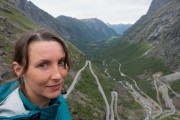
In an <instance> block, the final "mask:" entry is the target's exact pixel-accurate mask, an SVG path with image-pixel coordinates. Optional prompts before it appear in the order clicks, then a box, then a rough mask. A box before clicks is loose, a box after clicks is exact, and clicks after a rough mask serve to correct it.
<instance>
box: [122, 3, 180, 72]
mask: <svg viewBox="0 0 180 120" xmlns="http://www.w3.org/2000/svg"><path fill="white" fill-rule="evenodd" d="M179 13H180V1H179V0H163V1H161V0H153V2H152V4H151V6H150V8H149V11H148V12H147V14H146V15H144V16H142V17H141V18H140V19H139V20H138V21H137V22H136V23H135V24H134V25H133V26H132V27H131V28H130V29H129V30H128V31H127V32H125V35H124V36H123V38H122V40H123V41H129V42H131V43H137V42H139V41H144V42H146V43H149V44H151V45H152V50H151V52H150V53H149V54H150V55H152V56H155V57H158V58H161V59H163V60H164V61H165V63H166V64H167V65H168V66H170V67H171V68H172V69H176V70H178V69H180V61H179V59H178V58H180V53H179V50H180V42H179V41H180V38H179V37H180V29H179V28H180V22H179V21H180V17H179Z"/></svg>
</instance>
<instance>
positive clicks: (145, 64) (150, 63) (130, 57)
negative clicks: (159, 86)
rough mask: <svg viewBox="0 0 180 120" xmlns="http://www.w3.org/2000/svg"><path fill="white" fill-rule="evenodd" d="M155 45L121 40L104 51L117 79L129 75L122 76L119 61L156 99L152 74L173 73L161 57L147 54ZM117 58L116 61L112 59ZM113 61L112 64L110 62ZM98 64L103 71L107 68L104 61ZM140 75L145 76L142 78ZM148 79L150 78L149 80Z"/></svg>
mask: <svg viewBox="0 0 180 120" xmlns="http://www.w3.org/2000/svg"><path fill="white" fill-rule="evenodd" d="M151 47H153V46H152V45H150V44H147V43H145V42H142V41H140V42H138V43H129V42H125V41H120V42H119V43H117V44H116V45H114V46H111V47H109V48H107V49H106V50H105V52H104V58H105V62H106V63H107V64H108V66H107V69H108V73H109V74H110V75H111V76H112V78H115V79H116V80H121V81H123V80H126V81H127V80H128V79H129V78H127V77H122V76H120V73H119V64H118V63H117V62H119V63H120V64H121V71H122V72H123V73H124V74H126V75H127V76H129V77H131V78H132V79H134V80H135V81H136V82H137V84H138V86H139V87H140V89H141V90H143V91H144V92H145V93H146V94H147V95H149V96H150V97H151V98H153V99H154V100H156V91H155V90H154V87H153V86H154V85H153V82H152V79H148V78H151V76H152V75H153V74H155V73H157V72H162V73H163V75H166V74H169V73H171V71H170V68H168V67H167V66H166V65H165V64H164V63H163V61H162V60H161V59H157V58H154V57H152V56H147V55H146V52H147V51H148V50H149V49H150V48H151ZM113 59H116V62H115V61H112V60H113ZM110 63H111V64H110ZM96 64H97V66H101V67H100V68H101V70H102V71H103V70H104V69H105V68H104V67H103V66H102V63H99V62H96ZM139 76H143V77H142V78H141V77H139ZM147 79H148V80H147ZM128 82H130V83H131V84H134V82H133V81H132V80H130V79H129V80H128Z"/></svg>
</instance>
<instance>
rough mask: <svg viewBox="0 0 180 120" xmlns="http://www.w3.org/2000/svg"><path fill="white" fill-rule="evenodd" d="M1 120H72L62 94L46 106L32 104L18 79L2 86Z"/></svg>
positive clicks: (0, 89) (0, 101)
mask: <svg viewBox="0 0 180 120" xmlns="http://www.w3.org/2000/svg"><path fill="white" fill-rule="evenodd" d="M0 120H71V116H70V113H69V110H68V107H67V104H66V101H65V99H64V97H63V96H62V94H61V95H60V96H59V97H58V98H57V99H53V100H51V103H50V105H49V106H48V107H46V108H39V107H38V106H36V105H34V104H32V103H31V102H30V101H29V100H28V99H27V98H26V97H25V96H24V94H23V93H22V91H21V89H20V88H19V83H18V81H17V80H15V81H12V82H8V83H5V84H4V85H2V86H0Z"/></svg>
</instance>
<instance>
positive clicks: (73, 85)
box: [64, 61, 110, 120]
mask: <svg viewBox="0 0 180 120" xmlns="http://www.w3.org/2000/svg"><path fill="white" fill-rule="evenodd" d="M87 65H89V69H90V71H91V73H92V75H93V76H94V78H95V80H96V82H97V85H98V90H99V91H100V93H101V95H102V97H103V99H104V102H105V105H106V118H105V119H106V120H109V116H110V107H109V103H108V101H107V98H106V95H105V93H104V90H103V88H102V86H101V84H100V82H99V80H98V77H97V76H96V74H95V73H94V72H93V69H92V66H91V61H86V64H85V65H84V67H82V68H81V69H80V70H79V71H78V72H77V74H76V76H75V78H74V80H73V82H72V84H71V86H70V87H69V89H68V90H67V94H65V95H64V98H67V97H68V95H69V94H70V93H71V92H72V90H73V89H74V87H75V84H76V83H77V79H78V77H79V76H80V74H81V72H82V71H83V70H84V69H85V68H86V67H87Z"/></svg>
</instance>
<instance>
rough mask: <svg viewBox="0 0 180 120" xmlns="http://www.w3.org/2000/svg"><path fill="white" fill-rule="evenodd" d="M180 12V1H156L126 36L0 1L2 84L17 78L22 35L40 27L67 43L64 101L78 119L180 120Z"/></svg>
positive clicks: (95, 22) (98, 24)
mask: <svg viewBox="0 0 180 120" xmlns="http://www.w3.org/2000/svg"><path fill="white" fill-rule="evenodd" d="M179 6H180V1H179V0H165V1H163V0H153V2H152V4H151V6H150V8H149V11H148V12H147V14H146V15H143V16H142V17H141V18H140V19H139V20H138V21H137V22H136V23H135V24H134V25H131V27H130V26H129V29H127V31H123V35H122V34H121V35H122V36H119V35H118V34H117V33H116V31H114V30H113V29H112V28H109V27H108V26H107V25H106V24H105V23H104V22H103V21H101V20H99V19H97V18H92V19H83V20H80V19H76V18H72V17H68V16H59V17H58V18H54V17H52V16H51V15H49V14H48V13H46V12H45V11H43V10H40V9H39V8H38V7H37V6H35V5H34V4H33V3H32V2H28V1H26V0H7V1H5V0H0V7H1V9H0V12H1V13H0V26H1V29H0V82H2V83H3V82H4V80H8V79H10V78H12V71H11V65H10V63H11V57H12V53H13V50H12V49H13V45H14V43H15V42H16V39H17V38H18V36H19V35H20V34H21V33H24V32H26V31H29V30H34V29H38V28H39V26H41V27H44V28H47V29H48V30H50V31H53V32H55V33H56V34H58V35H59V36H61V37H62V38H63V39H64V40H65V42H66V43H67V46H68V49H69V55H70V58H71V63H72V67H71V69H70V71H69V74H68V76H67V78H66V80H65V83H64V88H65V89H67V93H66V94H65V95H64V98H66V100H67V103H68V107H69V110H70V112H71V115H72V118H73V120H151V119H152V120H178V119H180V103H179V101H180V62H179V61H180V54H179V53H180V52H179V50H180V42H179V41H180V29H179V27H180V24H179V23H180V22H179V21H180V15H179V13H180V7H179ZM39 15H41V16H40V17H39ZM114 27H115V26H114ZM121 33H122V31H121Z"/></svg>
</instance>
